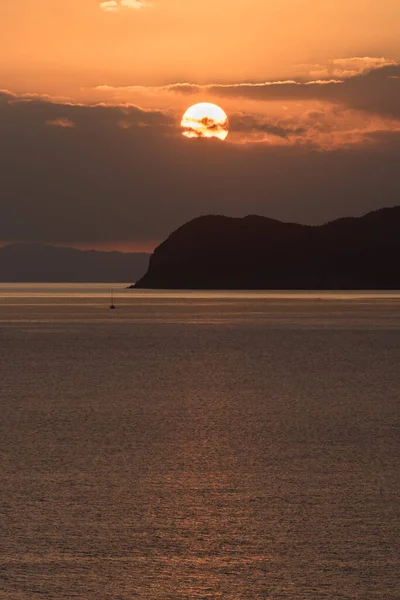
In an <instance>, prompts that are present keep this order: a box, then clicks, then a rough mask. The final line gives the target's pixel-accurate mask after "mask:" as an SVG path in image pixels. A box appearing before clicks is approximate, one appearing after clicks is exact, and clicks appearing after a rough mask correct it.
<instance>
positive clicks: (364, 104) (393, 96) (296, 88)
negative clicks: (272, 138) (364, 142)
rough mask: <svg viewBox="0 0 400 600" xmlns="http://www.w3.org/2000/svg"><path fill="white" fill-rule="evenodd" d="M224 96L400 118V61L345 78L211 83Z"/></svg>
mask: <svg viewBox="0 0 400 600" xmlns="http://www.w3.org/2000/svg"><path fill="white" fill-rule="evenodd" d="M207 89H208V91H209V93H211V94H213V95H215V96H220V97H224V96H226V97H237V98H249V99H252V100H258V101H263V102H266V101H276V100H281V101H297V102H299V101H300V102H301V101H304V102H306V101H320V102H328V103H331V104H340V105H343V106H345V107H347V108H351V109H354V110H360V111H365V112H369V113H375V114H380V115H382V116H389V117H393V118H398V119H400V64H395V65H385V66H383V67H379V68H375V69H373V70H370V71H368V72H367V73H361V74H356V75H353V76H351V77H348V78H347V79H343V80H327V81H324V80H322V81H307V82H298V81H283V82H281V81H280V82H264V83H239V84H232V85H229V84H228V85H213V86H208V88H207Z"/></svg>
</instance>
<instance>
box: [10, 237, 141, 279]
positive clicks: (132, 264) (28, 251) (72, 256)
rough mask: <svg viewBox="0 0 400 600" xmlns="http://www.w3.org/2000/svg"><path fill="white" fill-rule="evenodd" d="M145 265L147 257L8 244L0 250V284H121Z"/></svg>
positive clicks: (40, 245) (135, 276)
mask: <svg viewBox="0 0 400 600" xmlns="http://www.w3.org/2000/svg"><path fill="white" fill-rule="evenodd" d="M148 261H149V255H148V254H139V253H138V254H135V253H122V252H98V251H96V250H85V251H83V250H75V249H73V248H58V247H55V246H47V245H42V244H10V245H9V246H5V247H4V248H0V281H9V282H18V281H27V282H29V281H31V282H32V281H34V282H40V281H42V282H63V281H65V282H115V283H119V282H121V283H123V282H125V281H132V279H134V280H136V279H138V278H139V277H141V276H142V275H143V273H144V272H145V271H146V268H147V265H148Z"/></svg>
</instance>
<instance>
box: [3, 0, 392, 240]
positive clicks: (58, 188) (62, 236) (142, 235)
mask: <svg viewBox="0 0 400 600" xmlns="http://www.w3.org/2000/svg"><path fill="white" fill-rule="evenodd" d="M399 20H400V4H399V2H398V0H380V2H377V1H376V0H374V1H372V0H362V1H361V0H352V1H351V2H348V0H346V1H344V0H335V1H333V0H324V1H323V2H321V0H318V1H316V0H279V2H278V1H275V2H272V1H271V2H270V1H268V0H246V2H243V1H242V0H241V1H240V2H239V0H230V1H229V2H228V1H227V0H214V1H211V0H202V2H201V3H196V2H188V1H187V0H153V1H150V0H149V1H140V0H103V1H100V0H13V1H12V2H7V1H5V2H2V3H0V182H1V185H0V209H1V219H0V243H1V244H5V243H9V242H15V241H25V242H32V241H33V242H45V243H54V244H58V245H70V246H75V247H82V248H102V249H103V248H104V249H122V250H138V251H141V250H148V251H151V250H152V249H153V248H154V247H155V246H156V245H157V244H158V243H159V242H160V241H162V240H163V239H165V237H167V236H168V234H169V233H171V231H173V230H174V229H176V228H177V227H179V226H180V225H182V224H183V223H184V222H185V221H187V220H189V219H191V218H194V217H196V216H199V215H202V214H208V213H213V214H226V215H231V216H244V215H246V214H261V215H265V216H268V217H271V218H276V219H280V220H285V221H296V222H302V223H310V224H318V223H323V222H326V221H328V220H331V219H334V218H338V217H343V216H357V215H361V214H364V213H366V212H368V211H371V210H375V209H378V208H381V207H384V206H393V205H396V204H399V203H400V200H399V198H400V177H399V175H398V162H399V150H400V36H399V35H398V23H399ZM198 102H212V103H216V104H217V105H219V106H221V107H222V108H223V110H224V111H225V112H226V113H227V115H228V118H229V135H228V137H227V138H226V140H225V141H221V140H217V139H202V138H200V139H197V138H194V139H193V138H191V139H188V138H186V137H185V136H183V135H182V129H181V127H180V122H181V118H182V115H183V113H184V112H185V111H186V110H187V109H188V108H189V107H190V106H191V105H193V104H196V103H198Z"/></svg>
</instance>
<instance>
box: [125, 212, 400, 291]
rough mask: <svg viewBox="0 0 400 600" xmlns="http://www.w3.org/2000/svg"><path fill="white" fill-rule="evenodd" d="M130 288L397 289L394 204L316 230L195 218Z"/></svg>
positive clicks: (399, 266)
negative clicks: (390, 206)
mask: <svg viewBox="0 0 400 600" xmlns="http://www.w3.org/2000/svg"><path fill="white" fill-rule="evenodd" d="M132 287H137V288H153V289H399V288H400V206H395V207H392V208H384V209H381V210H378V211H374V212H371V213H368V214H367V215H364V216H363V217H358V218H344V219H338V220H336V221H331V222H329V223H326V224H324V225H319V226H309V225H299V224H296V223H283V222H281V221H276V220H274V219H269V218H267V217H261V216H257V215H249V216H247V217H244V218H240V219H238V218H231V217H224V216H218V215H208V216H202V217H198V218H196V219H193V220H192V221H189V222H188V223H186V224H185V225H182V226H181V227H179V228H178V229H177V230H176V231H174V232H173V233H172V234H171V235H170V236H169V237H168V238H167V239H166V240H165V241H164V242H163V243H162V244H160V246H158V247H157V248H156V250H155V251H154V254H153V255H152V256H151V258H150V263H149V269H148V271H147V273H146V274H145V275H144V277H142V278H141V279H140V280H139V281H138V282H137V283H136V284H135V285H133V286H132Z"/></svg>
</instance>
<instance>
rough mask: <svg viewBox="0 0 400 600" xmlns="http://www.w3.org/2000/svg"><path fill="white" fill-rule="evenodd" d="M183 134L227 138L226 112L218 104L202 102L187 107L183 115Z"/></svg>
mask: <svg viewBox="0 0 400 600" xmlns="http://www.w3.org/2000/svg"><path fill="white" fill-rule="evenodd" d="M181 127H182V129H183V132H182V133H183V135H185V136H186V137H188V138H218V139H220V140H225V139H226V137H227V135H228V133H229V121H228V117H227V115H226V113H225V112H224V111H223V110H222V108H220V107H219V106H217V105H216V104H210V103H209V102H201V103H200V104H194V105H193V106H191V107H190V108H188V109H187V111H186V112H185V114H184V115H183V117H182V121H181Z"/></svg>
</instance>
